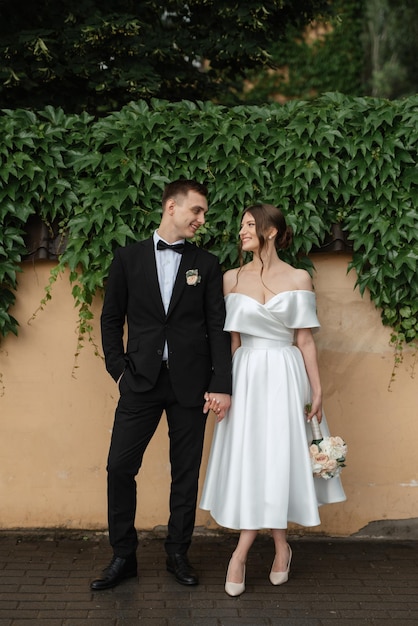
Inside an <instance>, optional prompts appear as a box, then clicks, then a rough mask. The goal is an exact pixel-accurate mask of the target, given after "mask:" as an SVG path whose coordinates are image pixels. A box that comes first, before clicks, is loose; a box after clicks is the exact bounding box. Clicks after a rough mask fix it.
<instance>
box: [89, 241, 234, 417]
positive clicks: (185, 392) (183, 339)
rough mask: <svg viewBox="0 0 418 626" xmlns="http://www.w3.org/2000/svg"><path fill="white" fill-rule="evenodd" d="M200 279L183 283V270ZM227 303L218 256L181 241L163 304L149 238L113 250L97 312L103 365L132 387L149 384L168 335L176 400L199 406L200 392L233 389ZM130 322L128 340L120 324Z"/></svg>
mask: <svg viewBox="0 0 418 626" xmlns="http://www.w3.org/2000/svg"><path fill="white" fill-rule="evenodd" d="M190 269H193V270H197V271H198V274H199V276H200V282H196V284H195V285H188V284H187V282H186V272H187V270H190ZM224 321H225V305H224V298H223V293H222V274H221V270H220V266H219V263H218V260H217V258H216V257H215V256H214V255H213V254H211V253H209V252H207V251H205V250H203V249H202V248H198V247H197V246H196V245H195V244H192V243H189V242H186V243H185V249H184V252H183V255H182V259H181V262H180V267H179V271H178V274H177V278H176V281H175V284H174V288H173V293H172V297H171V302H170V306H169V309H168V312H167V314H166V313H165V311H164V306H163V302H162V299H161V293H160V288H159V284H158V276H157V266H156V261H155V252H154V242H153V239H152V238H150V239H146V240H144V241H140V242H138V243H135V244H132V245H129V246H126V247H125V248H119V249H117V250H116V253H115V256H114V259H113V262H112V265H111V268H110V272H109V278H108V282H107V286H106V293H105V299H104V304H103V310H102V315H101V329H102V343H103V350H104V355H105V360H106V369H107V370H108V372H109V373H110V375H111V376H112V378H113V379H114V380H115V381H117V380H118V379H119V377H120V376H121V374H122V373H123V372H124V379H125V381H126V383H127V384H128V386H129V387H130V388H131V389H132V390H133V391H139V392H141V391H147V390H150V389H152V388H153V387H154V385H155V383H156V381H157V378H158V376H159V373H160V368H161V359H162V355H163V349H164V344H165V341H166V340H167V342H168V347H169V357H168V358H169V368H170V369H169V371H170V377H171V381H172V385H173V389H174V392H175V394H176V397H177V400H178V401H179V402H180V403H181V404H182V405H184V406H199V405H203V403H204V399H203V395H204V393H205V391H213V392H218V393H228V394H230V393H231V344H230V337H229V333H227V332H225V331H224V330H223V325H224ZM125 323H127V343H126V348H125V345H124V328H125Z"/></svg>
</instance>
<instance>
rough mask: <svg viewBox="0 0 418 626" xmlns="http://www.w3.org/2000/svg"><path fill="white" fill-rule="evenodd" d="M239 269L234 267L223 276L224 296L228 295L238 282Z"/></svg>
mask: <svg viewBox="0 0 418 626" xmlns="http://www.w3.org/2000/svg"><path fill="white" fill-rule="evenodd" d="M239 269H240V268H239V267H235V268H234V269H232V270H227V271H226V272H225V274H224V278H223V282H224V294H225V295H226V294H227V293H230V292H231V291H232V290H233V288H234V287H235V286H236V284H237V282H238V272H239Z"/></svg>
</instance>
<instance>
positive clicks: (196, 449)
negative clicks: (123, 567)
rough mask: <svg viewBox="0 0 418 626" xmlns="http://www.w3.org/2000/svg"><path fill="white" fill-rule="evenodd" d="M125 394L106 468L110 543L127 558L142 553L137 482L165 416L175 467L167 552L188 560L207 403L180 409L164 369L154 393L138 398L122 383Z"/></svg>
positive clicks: (117, 413)
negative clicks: (135, 553)
mask: <svg viewBox="0 0 418 626" xmlns="http://www.w3.org/2000/svg"><path fill="white" fill-rule="evenodd" d="M191 384H193V381H191ZM120 393H121V395H120V399H119V403H118V406H117V408H116V412H115V422H114V425H113V432H112V439H111V444H110V450H109V457H108V463H107V474H108V523H109V540H110V544H111V546H112V548H113V553H114V555H115V556H120V557H127V556H129V555H130V554H132V553H133V552H135V550H136V548H137V545H138V538H137V532H136V529H135V513H136V507H137V489H136V480H135V477H136V475H137V474H138V471H139V469H140V467H141V465H142V459H143V456H144V452H145V450H146V448H147V446H148V444H149V442H150V440H151V438H152V436H153V434H154V433H155V430H156V428H157V426H158V424H159V421H160V419H161V415H162V412H163V411H164V410H165V412H166V415H167V422H168V433H169V439H170V463H171V490H170V518H169V520H168V534H167V538H166V542H165V548H166V551H167V553H168V554H174V553H183V554H185V553H186V552H187V550H188V548H189V546H190V543H191V538H192V534H193V529H194V523H195V516H196V501H197V489H198V479H199V470H200V463H201V458H202V449H203V440H204V434H205V425H206V415H204V414H203V412H202V409H203V402H204V401H203V398H202V405H201V406H198V407H192V408H185V407H182V406H180V405H179V404H178V402H177V400H176V398H175V395H174V392H173V389H172V386H171V382H170V375H169V371H168V370H167V369H166V368H165V367H164V366H162V368H161V372H160V376H159V379H158V381H157V384H156V386H155V387H154V388H153V389H152V390H151V391H148V392H145V393H136V392H133V391H131V390H130V389H129V388H127V385H126V384H125V383H124V380H123V378H122V380H121V383H120Z"/></svg>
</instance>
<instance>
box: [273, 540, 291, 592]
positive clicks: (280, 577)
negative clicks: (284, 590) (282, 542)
mask: <svg viewBox="0 0 418 626" xmlns="http://www.w3.org/2000/svg"><path fill="white" fill-rule="evenodd" d="M287 547H288V548H289V560H288V562H287V569H286V571H285V572H273V571H271V572H270V576H269V578H270V582H271V584H272V585H283V583H287V581H288V579H289V570H290V562H291V560H292V548H291V547H290V546H289V544H287ZM273 565H274V561H273ZM273 565H272V567H273Z"/></svg>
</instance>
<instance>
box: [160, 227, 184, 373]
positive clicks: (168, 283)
mask: <svg viewBox="0 0 418 626" xmlns="http://www.w3.org/2000/svg"><path fill="white" fill-rule="evenodd" d="M153 239H154V250H155V260H156V263H157V274H158V282H159V285H160V292H161V298H162V301H163V305H164V310H165V312H166V313H167V311H168V307H169V306H170V300H171V294H172V293H173V287H174V283H175V280H176V276H177V272H178V271H179V266H180V261H181V254H179V253H178V252H175V251H174V250H157V243H158V241H159V239H162V241H165V239H163V238H162V237H160V235H159V234H158V232H157V231H155V233H154V237H153ZM165 243H169V242H168V241H165ZM173 243H184V239H180V240H179V241H175V242H173ZM167 359H168V347H167V343H166V344H165V346H164V353H163V361H166V360H167Z"/></svg>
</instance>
